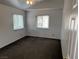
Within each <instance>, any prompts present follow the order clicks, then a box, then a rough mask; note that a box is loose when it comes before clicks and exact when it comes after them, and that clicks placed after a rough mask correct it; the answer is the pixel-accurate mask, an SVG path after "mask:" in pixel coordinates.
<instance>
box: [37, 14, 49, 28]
mask: <svg viewBox="0 0 79 59" xmlns="http://www.w3.org/2000/svg"><path fill="white" fill-rule="evenodd" d="M44 16H47V17H48V20H47V21H48V22H47V24H48V25H47V27H44V26H43V24H44V22H43V21H44V20H43V17H44ZM38 17H42V20H41V21H42V23H41V26H39V25H38V21H39V20H38ZM36 20H37V24H36V26H37V28H42V29H49V16H48V15H39V16H37V17H36Z"/></svg>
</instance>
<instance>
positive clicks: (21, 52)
mask: <svg viewBox="0 0 79 59" xmlns="http://www.w3.org/2000/svg"><path fill="white" fill-rule="evenodd" d="M0 59H62V52H61V44H60V40H57V39H49V38H39V37H30V36H29V37H26V38H23V39H21V40H19V41H17V42H15V43H12V44H10V45H8V46H6V47H4V48H2V49H1V50H0Z"/></svg>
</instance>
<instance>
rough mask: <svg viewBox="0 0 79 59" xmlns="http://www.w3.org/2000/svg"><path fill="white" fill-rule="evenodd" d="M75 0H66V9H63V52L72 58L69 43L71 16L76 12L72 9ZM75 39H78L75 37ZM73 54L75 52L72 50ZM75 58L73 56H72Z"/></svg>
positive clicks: (65, 55)
mask: <svg viewBox="0 0 79 59" xmlns="http://www.w3.org/2000/svg"><path fill="white" fill-rule="evenodd" d="M72 4H73V0H64V9H63V20H62V33H61V44H62V52H63V57H64V58H70V56H69V51H68V49H71V47H68V46H70V44H71V43H69V32H70V30H69V24H70V20H71V19H70V16H71V15H73V13H75V12H74V11H73V9H72ZM75 14H77V12H76V13H75ZM74 40H76V39H75V38H74ZM73 45H75V41H73ZM72 54H74V53H73V52H72ZM70 59H73V58H70Z"/></svg>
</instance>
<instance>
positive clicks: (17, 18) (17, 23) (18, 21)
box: [13, 14, 24, 30]
mask: <svg viewBox="0 0 79 59" xmlns="http://www.w3.org/2000/svg"><path fill="white" fill-rule="evenodd" d="M23 28H24V22H23V16H22V15H17V14H14V15H13V29H14V30H18V29H23Z"/></svg>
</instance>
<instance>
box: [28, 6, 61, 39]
mask: <svg viewBox="0 0 79 59" xmlns="http://www.w3.org/2000/svg"><path fill="white" fill-rule="evenodd" d="M39 15H48V16H49V28H48V29H42V28H37V27H36V25H37V22H36V21H37V19H36V16H39ZM61 25H62V8H59V9H57V8H56V9H34V10H30V11H29V12H28V13H27V28H28V35H30V36H38V37H47V38H56V39H60V37H61Z"/></svg>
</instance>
